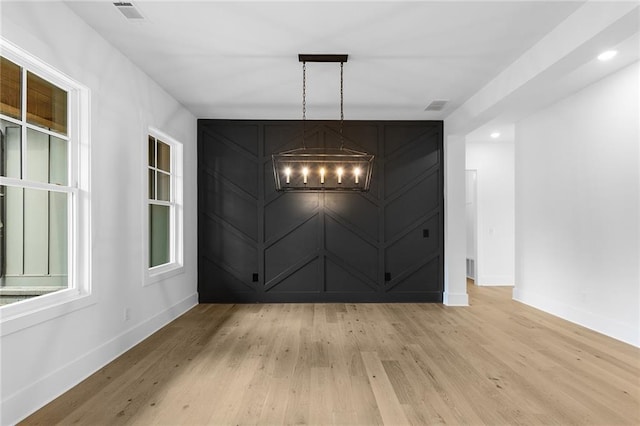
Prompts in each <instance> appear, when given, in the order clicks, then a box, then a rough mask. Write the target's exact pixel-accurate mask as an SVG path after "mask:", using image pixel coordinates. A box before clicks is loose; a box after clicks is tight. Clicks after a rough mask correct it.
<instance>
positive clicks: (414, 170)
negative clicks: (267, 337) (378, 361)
mask: <svg viewBox="0 0 640 426" xmlns="http://www.w3.org/2000/svg"><path fill="white" fill-rule="evenodd" d="M338 126H339V123H338V122H336V121H307V122H306V123H305V124H304V135H305V143H306V145H307V146H309V147H338V146H340V144H341V136H340V132H339V127H338ZM302 132H303V123H302V122H300V121H248V120H199V122H198V221H199V222H198V236H199V237H198V238H199V239H198V247H199V253H198V265H199V282H198V291H199V294H200V301H201V302H204V303H207V302H323V301H324V302H332V301H335V302H338V301H339V302H394V301H396V302H402V301H425V302H441V301H442V291H443V280H444V278H443V264H444V262H443V199H442V194H443V181H442V179H443V178H442V176H443V173H442V137H443V136H442V122H437V121H415V122H414V121H400V122H394V121H381V122H380V121H371V122H370V121H353V122H351V121H347V122H345V127H344V131H343V137H344V141H345V146H347V147H348V148H353V149H357V150H364V151H367V152H371V153H373V154H375V155H376V160H375V166H374V171H373V177H372V185H371V191H370V192H368V193H292V192H287V193H279V192H277V191H275V183H274V177H273V171H272V168H271V155H272V154H273V153H275V152H278V151H282V150H285V149H292V148H297V147H300V146H301V136H302Z"/></svg>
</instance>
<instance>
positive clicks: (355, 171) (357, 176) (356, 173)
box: [353, 167, 360, 184]
mask: <svg viewBox="0 0 640 426" xmlns="http://www.w3.org/2000/svg"><path fill="white" fill-rule="evenodd" d="M353 175H354V176H355V178H356V184H358V183H360V182H359V181H358V180H359V179H358V178H359V177H360V167H356V168H355V169H353Z"/></svg>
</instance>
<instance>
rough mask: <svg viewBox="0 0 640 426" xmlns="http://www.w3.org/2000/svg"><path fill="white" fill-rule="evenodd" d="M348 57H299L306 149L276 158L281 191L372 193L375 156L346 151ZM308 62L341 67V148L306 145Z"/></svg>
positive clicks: (303, 132)
mask: <svg viewBox="0 0 640 426" xmlns="http://www.w3.org/2000/svg"><path fill="white" fill-rule="evenodd" d="M347 58H348V56H347V55H303V54H300V55H298V60H299V61H300V62H302V123H303V127H302V147H301V148H297V149H292V150H289V151H282V152H279V153H277V154H273V155H272V160H273V174H274V178H275V182H276V190H278V191H314V192H316V191H359V192H366V191H369V186H370V184H371V173H372V171H373V158H374V156H373V155H372V154H368V153H366V152H361V151H356V150H353V149H348V148H345V146H344V137H343V135H342V130H343V127H344V90H343V86H344V83H343V82H344V78H343V70H344V63H345V62H347ZM307 62H339V63H340V147H336V148H316V147H313V148H309V147H307V146H306V144H305V123H306V119H307V116H306V112H307V104H306V92H307Z"/></svg>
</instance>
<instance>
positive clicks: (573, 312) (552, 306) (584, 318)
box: [513, 287, 640, 347]
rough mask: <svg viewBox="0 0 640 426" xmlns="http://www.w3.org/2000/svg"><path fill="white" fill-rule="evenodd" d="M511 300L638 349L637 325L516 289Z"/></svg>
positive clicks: (639, 344)
mask: <svg viewBox="0 0 640 426" xmlns="http://www.w3.org/2000/svg"><path fill="white" fill-rule="evenodd" d="M513 299H514V300H516V301H518V302H521V303H524V304H525V305H529V306H531V307H534V308H536V309H540V310H541V311H544V312H547V313H549V314H551V315H555V316H557V317H559V318H562V319H564V320H567V321H569V322H572V323H574V324H578V325H580V326H582V327H585V328H588V329H590V330H593V331H596V332H598V333H601V334H604V335H605V336H609V337H611V338H613V339H616V340H620V341H622V342H624V343H628V344H630V345H633V346H636V347H640V329H638V326H637V325H636V326H635V327H634V326H633V325H629V324H624V323H621V322H619V321H617V320H614V319H611V318H606V317H603V316H601V315H598V314H596V313H593V312H588V311H585V310H582V309H580V308H576V307H574V306H571V305H568V304H566V303H564V302H560V301H557V300H551V299H550V298H549V297H548V296H546V295H541V294H538V293H535V292H532V291H523V290H522V289H520V288H517V287H515V288H514V289H513Z"/></svg>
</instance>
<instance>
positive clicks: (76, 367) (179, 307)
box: [0, 293, 198, 425]
mask: <svg viewBox="0 0 640 426" xmlns="http://www.w3.org/2000/svg"><path fill="white" fill-rule="evenodd" d="M197 304H198V294H197V293H194V294H192V295H190V296H189V297H187V298H185V299H183V300H181V301H180V302H178V303H176V304H175V305H173V306H170V307H169V308H167V309H165V310H164V311H162V312H160V313H158V314H156V315H154V316H153V317H151V318H149V319H148V320H146V321H143V322H142V323H139V324H137V325H135V326H134V327H132V328H130V329H129V330H127V331H125V332H123V333H121V334H119V335H118V336H116V337H114V338H113V339H111V340H109V341H107V342H105V343H103V344H102V345H100V346H98V347H96V348H95V349H93V350H91V351H89V352H88V353H85V354H84V355H82V356H80V357H78V358H76V359H75V360H73V361H71V362H69V363H68V364H66V365H64V366H63V367H61V368H59V369H58V370H56V371H54V372H52V373H50V374H48V375H46V376H45V377H43V378H42V379H40V380H38V381H37V382H35V383H32V384H31V385H29V386H26V387H24V388H23V389H21V390H19V391H18V392H15V393H14V394H12V395H10V396H8V397H6V398H4V399H3V400H2V402H1V405H0V413H1V417H0V424H2V425H13V424H16V423H18V422H19V421H20V420H23V419H24V418H26V417H27V416H29V415H30V414H32V413H33V412H35V411H36V410H38V409H39V408H41V407H43V406H44V405H46V404H48V403H49V402H51V401H53V400H54V399H55V398H57V397H58V396H60V395H62V394H63V393H64V392H66V391H68V390H69V389H71V388H72V387H74V386H76V385H77V384H78V383H80V382H81V381H83V380H84V379H86V378H87V377H89V376H90V375H92V374H93V373H95V372H96V371H98V370H99V369H100V368H102V367H104V366H105V365H107V364H108V363H110V362H111V361H113V360H114V359H116V358H117V357H119V356H120V355H122V354H123V353H124V352H126V351H128V350H129V349H131V348H132V347H134V346H135V345H137V344H138V343H140V342H142V341H143V340H144V339H146V338H147V337H149V336H150V335H152V334H153V333H155V332H156V331H158V330H159V329H161V328H162V327H164V326H165V325H167V324H168V323H170V322H171V321H173V320H174V319H176V318H178V317H179V316H181V315H182V314H184V313H185V312H187V311H188V310H190V309H191V308H193V307H194V306H195V305H197Z"/></svg>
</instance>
